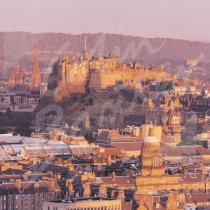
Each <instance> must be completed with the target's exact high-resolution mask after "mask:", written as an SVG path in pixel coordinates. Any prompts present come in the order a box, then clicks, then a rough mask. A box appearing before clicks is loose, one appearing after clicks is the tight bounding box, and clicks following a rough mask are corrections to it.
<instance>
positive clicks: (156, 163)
mask: <svg viewBox="0 0 210 210" xmlns="http://www.w3.org/2000/svg"><path fill="white" fill-rule="evenodd" d="M141 161H142V176H162V175H164V166H163V156H162V152H161V148H160V140H159V139H158V138H157V137H155V136H154V135H153V129H152V128H151V129H150V132H149V136H147V137H146V138H145V139H144V143H143V146H142V152H141Z"/></svg>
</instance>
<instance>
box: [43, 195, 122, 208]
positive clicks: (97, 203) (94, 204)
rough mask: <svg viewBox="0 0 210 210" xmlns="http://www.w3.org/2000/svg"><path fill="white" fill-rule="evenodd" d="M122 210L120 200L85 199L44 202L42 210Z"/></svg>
mask: <svg viewBox="0 0 210 210" xmlns="http://www.w3.org/2000/svg"><path fill="white" fill-rule="evenodd" d="M54 209H56V210H74V209H77V210H99V209H104V210H105V209H110V210H123V209H122V202H121V200H120V199H106V198H86V199H82V198H81V199H77V200H75V201H63V202H62V201H60V202H44V205H43V210H54Z"/></svg>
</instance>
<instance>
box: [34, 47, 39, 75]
mask: <svg viewBox="0 0 210 210" xmlns="http://www.w3.org/2000/svg"><path fill="white" fill-rule="evenodd" d="M33 72H39V56H38V51H37V49H35V52H34V66H33Z"/></svg>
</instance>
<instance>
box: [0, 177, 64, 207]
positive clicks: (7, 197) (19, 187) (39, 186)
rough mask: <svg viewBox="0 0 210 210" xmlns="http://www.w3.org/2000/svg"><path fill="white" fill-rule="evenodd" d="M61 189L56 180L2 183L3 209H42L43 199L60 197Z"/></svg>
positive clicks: (1, 203) (0, 204)
mask: <svg viewBox="0 0 210 210" xmlns="http://www.w3.org/2000/svg"><path fill="white" fill-rule="evenodd" d="M60 196H61V190H60V187H59V186H58V184H57V183H56V181H51V182H50V181H45V182H43V181H39V182H35V183H32V182H21V181H19V180H16V181H15V182H13V183H6V184H0V209H1V210H23V209H25V210H31V209H34V210H42V203H43V201H49V200H57V199H60Z"/></svg>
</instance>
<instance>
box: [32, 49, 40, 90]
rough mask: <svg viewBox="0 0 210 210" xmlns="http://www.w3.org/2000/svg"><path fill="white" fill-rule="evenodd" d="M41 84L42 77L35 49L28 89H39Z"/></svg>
mask: <svg viewBox="0 0 210 210" xmlns="http://www.w3.org/2000/svg"><path fill="white" fill-rule="evenodd" d="M41 82H42V76H41V72H40V70H39V57H38V51H37V49H35V52H34V65H33V71H32V74H31V82H30V88H38V87H40V85H41Z"/></svg>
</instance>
